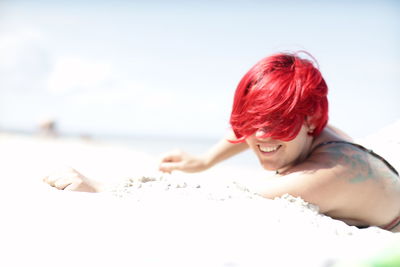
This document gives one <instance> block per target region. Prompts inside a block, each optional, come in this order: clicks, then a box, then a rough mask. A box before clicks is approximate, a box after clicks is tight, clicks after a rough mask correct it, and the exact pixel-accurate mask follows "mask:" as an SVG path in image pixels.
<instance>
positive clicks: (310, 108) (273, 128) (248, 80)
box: [230, 53, 328, 143]
mask: <svg viewBox="0 0 400 267" xmlns="http://www.w3.org/2000/svg"><path fill="white" fill-rule="evenodd" d="M306 54H307V55H309V54H308V53H306ZM309 56H310V57H311V55H309ZM311 58H312V57H311ZM314 61H315V60H314ZM327 93H328V87H327V85H326V83H325V80H324V79H323V77H322V75H321V73H320V71H319V70H318V69H317V68H316V67H315V66H314V65H313V63H312V62H311V61H309V60H307V59H302V58H300V57H299V56H298V53H295V54H290V53H279V54H275V55H272V56H270V57H267V58H264V59H262V60H261V61H259V62H258V63H257V64H256V65H255V66H254V67H252V68H251V69H250V70H249V71H248V72H247V73H246V75H244V77H243V78H242V80H241V81H240V83H239V85H238V87H237V88H236V92H235V97H234V101H233V107H232V113H231V117H230V124H231V126H232V129H233V131H234V133H235V135H236V138H237V140H233V141H232V142H234V143H236V142H243V141H244V139H246V138H247V137H249V136H250V135H252V134H254V133H255V132H256V131H257V130H259V129H263V130H264V131H265V132H266V134H265V135H264V136H263V137H264V138H266V137H271V138H274V139H280V140H283V141H290V140H292V139H294V138H295V137H296V136H297V134H298V133H299V131H300V129H301V127H302V125H303V123H304V122H305V119H306V118H307V117H308V118H309V119H310V120H309V122H310V123H311V124H313V125H314V126H315V130H314V132H313V133H312V135H313V136H318V135H319V134H320V133H321V131H322V130H323V129H324V127H325V126H326V124H327V121H328V99H327Z"/></svg>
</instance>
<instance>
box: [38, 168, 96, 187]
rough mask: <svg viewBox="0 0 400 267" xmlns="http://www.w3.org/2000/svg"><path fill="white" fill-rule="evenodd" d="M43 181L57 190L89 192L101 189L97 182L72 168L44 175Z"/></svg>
mask: <svg viewBox="0 0 400 267" xmlns="http://www.w3.org/2000/svg"><path fill="white" fill-rule="evenodd" d="M43 182H45V183H48V184H49V185H50V186H53V187H55V188H57V189H59V190H69V191H79V192H91V193H96V192H100V191H102V185H101V184H100V183H99V182H96V181H93V180H90V179H89V178H87V177H85V176H84V175H82V174H81V173H79V172H77V171H76V170H74V169H72V168H68V169H66V170H63V171H58V172H54V173H52V174H50V175H48V176H46V177H44V178H43Z"/></svg>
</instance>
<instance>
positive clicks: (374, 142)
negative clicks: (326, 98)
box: [0, 121, 400, 267]
mask: <svg viewBox="0 0 400 267" xmlns="http://www.w3.org/2000/svg"><path fill="white" fill-rule="evenodd" d="M399 136H400V121H398V122H396V123H394V124H392V125H389V126H388V127H386V128H383V129H382V130H381V131H379V132H377V133H376V134H373V135H371V136H368V137H365V138H363V139H360V140H358V141H359V142H360V143H361V144H363V145H365V146H366V147H369V148H372V149H373V150H374V151H375V152H377V153H379V154H381V155H382V156H383V157H385V158H386V159H387V160H388V161H389V162H391V163H392V164H393V165H394V167H395V168H397V169H400V168H399V167H400V166H399V165H400V138H399ZM0 159H1V162H2V164H1V168H0V169H1V170H0V175H1V180H0V181H1V182H0V184H1V189H0V193H1V203H2V204H1V207H2V208H1V210H2V220H1V223H0V225H1V228H0V229H1V230H0V231H1V233H0V234H1V235H0V236H1V239H0V244H1V247H2V254H3V255H2V256H1V258H0V265H1V266H28V265H29V266H32V265H33V266H36V265H37V266H226V267H228V266H229V267H233V266H339V265H335V264H339V263H341V262H346V261H351V260H357V259H363V258H365V257H366V255H374V254H377V253H379V251H381V250H382V249H384V248H385V247H386V246H391V245H392V244H399V241H400V234H394V233H391V232H388V231H385V230H382V229H379V228H377V227H369V228H366V229H358V228H356V227H352V226H348V225H346V224H345V223H343V222H341V221H337V220H334V219H332V218H329V217H327V216H324V215H322V214H320V213H319V212H318V207H316V206H314V205H312V204H310V203H306V202H304V201H303V200H301V199H300V198H294V197H292V196H289V195H284V196H282V197H280V198H277V199H275V200H269V199H264V198H261V197H259V196H257V195H256V194H254V193H253V190H252V188H254V187H256V186H257V183H258V182H259V181H260V179H263V177H264V176H265V175H266V174H265V172H262V171H260V169H254V168H251V167H250V166H245V165H240V166H238V165H235V164H221V165H220V166H216V167H215V168H212V169H211V170H208V171H205V172H202V173H196V174H184V173H179V172H177V173H173V174H171V175H169V174H161V173H159V172H158V171H157V163H158V157H156V156H155V155H154V154H151V153H147V152H146V151H145V150H137V149H132V148H130V147H127V146H123V145H122V144H120V145H116V144H110V143H107V142H100V141H97V140H90V139H81V138H66V137H52V138H46V137H41V136H31V135H21V134H11V133H1V134H0ZM66 166H70V167H73V168H75V169H77V170H78V171H79V172H81V173H83V174H84V175H86V176H88V177H91V178H94V179H96V180H99V181H102V182H104V183H105V184H106V185H107V187H106V189H107V190H106V192H104V193H98V194H93V193H79V192H68V191H59V190H56V189H54V188H52V187H50V186H48V185H47V184H45V183H43V182H42V179H43V177H45V176H46V175H49V174H50V173H52V172H54V171H59V170H62V169H63V168H65V167H66ZM349 266H350V265H349Z"/></svg>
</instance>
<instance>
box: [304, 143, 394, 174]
mask: <svg viewBox="0 0 400 267" xmlns="http://www.w3.org/2000/svg"><path fill="white" fill-rule="evenodd" d="M330 144H347V145H352V146H355V147H358V148H359V149H361V150H364V151H365V152H367V153H370V154H371V155H372V156H374V157H376V158H378V159H380V160H381V161H382V162H383V163H385V165H386V166H388V168H389V169H390V170H392V171H393V172H394V173H395V174H396V175H397V176H399V173H398V172H397V170H396V169H395V168H394V167H393V166H392V165H391V164H390V163H389V162H388V161H386V159H384V158H383V157H382V156H380V155H378V154H376V153H375V152H374V151H372V150H371V149H367V148H365V147H363V146H362V145H359V144H355V143H351V142H347V141H328V142H323V143H320V144H318V145H316V146H315V147H314V148H313V149H312V150H311V153H313V152H314V151H315V150H316V149H317V148H320V147H321V146H325V145H330ZM311 153H310V154H311Z"/></svg>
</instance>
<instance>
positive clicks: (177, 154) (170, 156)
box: [161, 150, 183, 162]
mask: <svg viewBox="0 0 400 267" xmlns="http://www.w3.org/2000/svg"><path fill="white" fill-rule="evenodd" d="M182 153H183V152H182V151H180V150H175V151H172V152H168V153H166V154H164V155H162V156H161V162H178V161H181V160H182Z"/></svg>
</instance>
